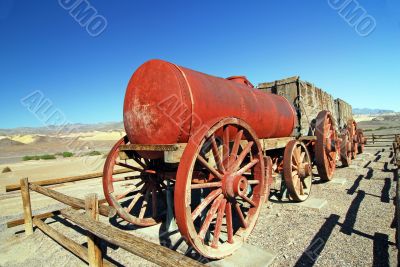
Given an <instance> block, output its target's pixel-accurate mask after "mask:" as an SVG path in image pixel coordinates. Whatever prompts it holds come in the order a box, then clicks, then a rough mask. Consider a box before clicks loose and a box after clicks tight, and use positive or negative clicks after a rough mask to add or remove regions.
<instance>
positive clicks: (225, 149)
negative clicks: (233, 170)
mask: <svg viewBox="0 0 400 267" xmlns="http://www.w3.org/2000/svg"><path fill="white" fill-rule="evenodd" d="M223 144H224V146H223V147H222V151H223V152H222V153H223V163H224V167H225V169H228V168H229V166H230V162H229V126H227V127H225V129H224V134H223Z"/></svg>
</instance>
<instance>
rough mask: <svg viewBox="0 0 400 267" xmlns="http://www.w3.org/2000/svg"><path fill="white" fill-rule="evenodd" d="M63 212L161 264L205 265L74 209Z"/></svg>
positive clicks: (101, 234) (89, 228)
mask: <svg viewBox="0 0 400 267" xmlns="http://www.w3.org/2000/svg"><path fill="white" fill-rule="evenodd" d="M61 214H62V215H63V216H64V217H65V218H67V219H68V220H70V221H72V222H74V223H76V224H77V225H79V226H80V227H82V228H84V229H86V230H88V231H90V232H91V233H93V234H95V235H96V236H98V237H100V238H101V239H103V240H105V241H107V242H109V243H111V244H114V245H117V246H119V247H121V248H123V249H125V250H127V251H129V252H131V253H133V254H135V255H137V256H139V257H141V258H143V259H146V260H148V261H150V262H153V263H155V264H158V265H160V266H169V267H177V266H199V267H200V266H204V265H203V264H201V263H199V262H197V261H195V260H193V259H191V258H189V257H186V256H185V255H182V254H180V253H178V252H176V251H174V250H171V249H169V248H166V247H163V246H160V245H157V244H154V243H152V242H149V241H147V240H144V239H142V238H139V237H137V236H134V235H131V234H129V233H127V232H124V231H122V230H119V229H116V228H114V227H112V226H110V225H106V224H104V223H101V222H97V221H94V220H93V219H90V218H89V217H88V216H85V215H83V214H80V213H79V212H77V211H74V210H73V209H63V210H61Z"/></svg>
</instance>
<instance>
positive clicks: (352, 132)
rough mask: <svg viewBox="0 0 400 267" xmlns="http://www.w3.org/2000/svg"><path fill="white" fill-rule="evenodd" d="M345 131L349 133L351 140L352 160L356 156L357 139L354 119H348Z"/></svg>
mask: <svg viewBox="0 0 400 267" xmlns="http://www.w3.org/2000/svg"><path fill="white" fill-rule="evenodd" d="M347 129H348V130H349V133H350V140H351V150H352V152H353V153H352V159H355V158H356V155H357V154H358V137H357V123H356V121H355V120H354V119H350V120H348V121H347Z"/></svg>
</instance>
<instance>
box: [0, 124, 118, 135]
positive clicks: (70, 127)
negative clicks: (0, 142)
mask: <svg viewBox="0 0 400 267" xmlns="http://www.w3.org/2000/svg"><path fill="white" fill-rule="evenodd" d="M60 130H61V134H66V133H74V132H75V133H78V132H79V133H84V132H91V131H99V132H107V131H123V130H124V124H123V123H122V122H104V123H96V124H83V123H73V124H67V125H65V126H64V127H62V128H61V129H60V126H56V125H50V126H48V127H46V126H43V127H19V128H13V129H0V135H19V134H21V135H22V134H59V133H60Z"/></svg>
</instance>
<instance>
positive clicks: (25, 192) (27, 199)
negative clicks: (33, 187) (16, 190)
mask: <svg viewBox="0 0 400 267" xmlns="http://www.w3.org/2000/svg"><path fill="white" fill-rule="evenodd" d="M19 182H20V185H21V196H22V207H23V210H24V222H25V235H31V234H33V224H32V207H31V196H30V193H29V182H28V178H23V179H21V180H19Z"/></svg>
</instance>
